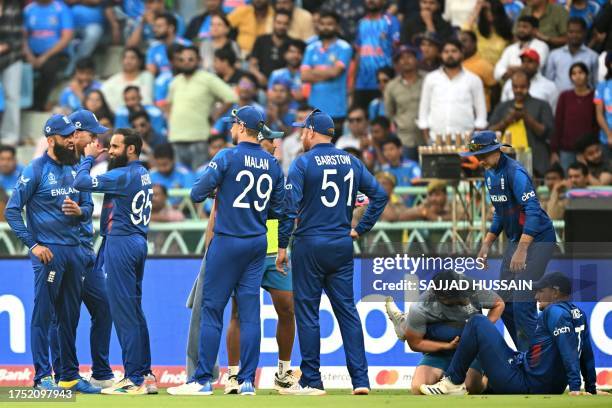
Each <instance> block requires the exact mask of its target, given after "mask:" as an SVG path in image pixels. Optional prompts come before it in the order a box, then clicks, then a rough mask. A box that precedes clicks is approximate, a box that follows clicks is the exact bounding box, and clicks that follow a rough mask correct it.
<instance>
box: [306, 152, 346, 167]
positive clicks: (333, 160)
mask: <svg viewBox="0 0 612 408" xmlns="http://www.w3.org/2000/svg"><path fill="white" fill-rule="evenodd" d="M314 159H315V161H316V162H317V166H329V165H337V164H349V165H350V164H351V156H349V155H348V154H324V155H322V156H314Z"/></svg>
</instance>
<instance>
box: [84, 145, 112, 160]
mask: <svg viewBox="0 0 612 408" xmlns="http://www.w3.org/2000/svg"><path fill="white" fill-rule="evenodd" d="M106 150H107V149H103V148H101V147H100V146H99V145H98V142H91V143H89V144H88V145H87V146H85V156H93V157H94V158H97V157H98V156H99V155H100V154H102V153H104V152H105V151H106Z"/></svg>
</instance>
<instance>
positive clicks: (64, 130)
mask: <svg viewBox="0 0 612 408" xmlns="http://www.w3.org/2000/svg"><path fill="white" fill-rule="evenodd" d="M75 130H76V127H74V124H73V123H72V122H71V121H70V119H68V116H66V115H59V114H55V115H52V116H51V117H50V118H49V119H47V122H46V123H45V128H44V129H43V131H44V132H45V136H47V137H49V136H55V135H60V136H70V135H71V134H73V133H74V131H75Z"/></svg>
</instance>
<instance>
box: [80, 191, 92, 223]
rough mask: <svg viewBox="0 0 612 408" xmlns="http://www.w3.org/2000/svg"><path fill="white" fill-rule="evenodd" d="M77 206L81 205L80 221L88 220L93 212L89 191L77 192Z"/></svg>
mask: <svg viewBox="0 0 612 408" xmlns="http://www.w3.org/2000/svg"><path fill="white" fill-rule="evenodd" d="M79 207H81V217H80V219H81V221H88V220H90V219H91V216H92V214H93V207H94V206H93V199H92V198H91V193H87V192H84V191H80V192H79Z"/></svg>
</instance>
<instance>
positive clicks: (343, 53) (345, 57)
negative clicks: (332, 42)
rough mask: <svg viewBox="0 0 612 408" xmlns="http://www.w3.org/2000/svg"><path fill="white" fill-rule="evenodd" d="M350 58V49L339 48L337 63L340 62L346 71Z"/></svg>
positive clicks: (351, 51) (351, 53) (351, 50)
mask: <svg viewBox="0 0 612 408" xmlns="http://www.w3.org/2000/svg"><path fill="white" fill-rule="evenodd" d="M352 57H353V49H352V48H351V47H345V48H341V49H340V52H339V54H338V61H339V62H341V63H342V65H343V66H344V68H345V69H347V70H348V67H349V65H350V64H351V58H352Z"/></svg>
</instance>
